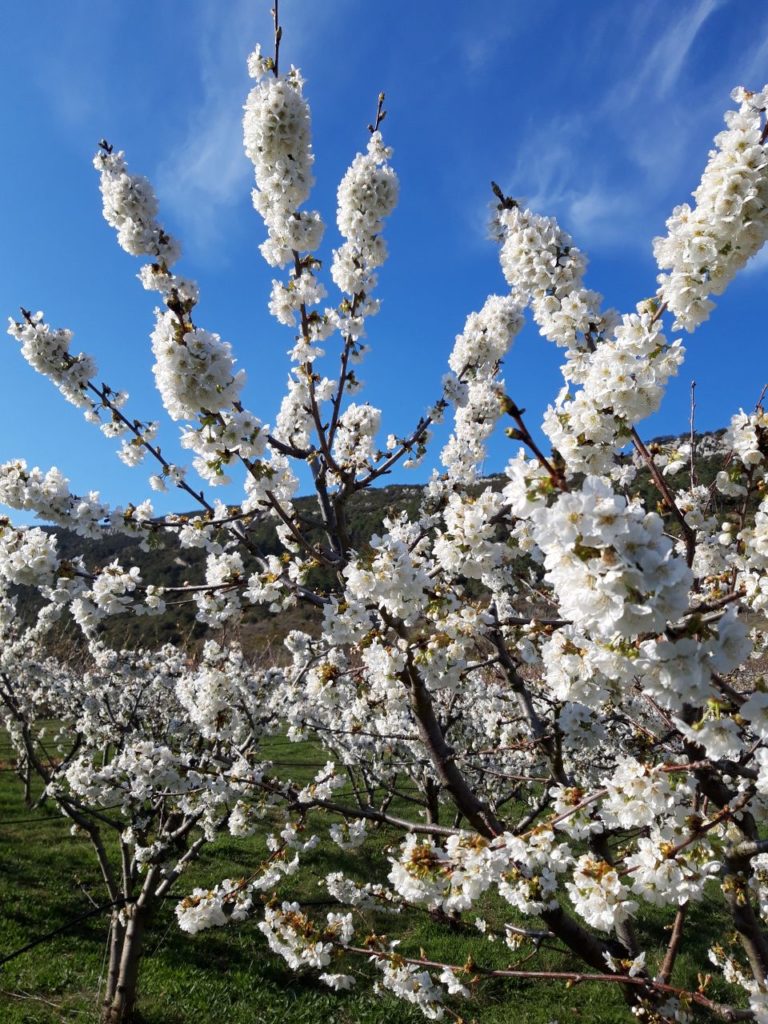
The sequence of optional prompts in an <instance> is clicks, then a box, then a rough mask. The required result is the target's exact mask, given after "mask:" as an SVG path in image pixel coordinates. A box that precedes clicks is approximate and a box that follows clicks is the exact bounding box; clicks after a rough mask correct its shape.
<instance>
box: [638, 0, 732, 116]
mask: <svg viewBox="0 0 768 1024" xmlns="http://www.w3.org/2000/svg"><path fill="white" fill-rule="evenodd" d="M722 4H723V0H698V2H697V3H695V4H694V5H693V7H692V8H687V9H686V10H684V11H683V12H682V13H681V14H680V16H679V17H678V18H677V19H676V20H674V21H672V22H671V23H670V24H669V25H668V27H667V28H666V29H665V30H664V31H662V33H661V35H660V36H659V38H658V39H657V40H656V42H655V43H654V45H653V46H652V47H651V49H650V51H649V53H648V56H647V58H646V60H645V62H644V63H643V64H642V65H641V67H640V68H639V70H637V71H636V72H635V73H634V74H633V75H632V83H631V86H630V88H629V92H628V94H627V95H625V96H624V97H623V102H625V103H631V102H633V101H634V100H635V99H636V98H637V96H638V95H639V94H640V93H641V92H645V91H649V90H650V91H651V92H652V93H653V95H654V96H655V97H656V98H657V99H663V98H664V97H666V96H668V95H669V93H670V92H671V91H672V89H673V88H674V86H675V84H676V82H677V80H678V78H679V77H680V74H681V72H682V70H683V66H684V64H685V62H686V59H687V57H688V54H689V52H690V50H691V47H692V46H693V44H694V42H695V40H696V37H697V36H698V34H699V32H700V31H701V29H702V28H703V26H704V24H705V23H706V21H707V20H708V19H709V18H710V17H711V15H712V14H714V12H715V11H716V10H717V9H718V8H719V7H721V6H722ZM667 9H668V8H667ZM657 23H658V22H657Z"/></svg>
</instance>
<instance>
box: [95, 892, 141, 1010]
mask: <svg viewBox="0 0 768 1024" xmlns="http://www.w3.org/2000/svg"><path fill="white" fill-rule="evenodd" d="M126 916H127V917H128V922H127V924H125V925H123V924H122V923H121V922H120V920H119V919H118V918H117V916H116V915H115V916H113V920H112V940H111V942H110V951H109V974H108V976H107V992H106V996H105V998H104V1003H103V1008H102V1013H101V1024H129V1022H130V1021H132V1020H133V1013H134V1009H135V1006H136V995H137V983H138V978H139V964H140V962H141V954H142V951H143V940H144V928H145V925H146V916H147V908H146V907H143V906H139V905H137V904H135V903H134V904H133V905H132V906H131V907H130V908H129V909H128V910H127V911H126Z"/></svg>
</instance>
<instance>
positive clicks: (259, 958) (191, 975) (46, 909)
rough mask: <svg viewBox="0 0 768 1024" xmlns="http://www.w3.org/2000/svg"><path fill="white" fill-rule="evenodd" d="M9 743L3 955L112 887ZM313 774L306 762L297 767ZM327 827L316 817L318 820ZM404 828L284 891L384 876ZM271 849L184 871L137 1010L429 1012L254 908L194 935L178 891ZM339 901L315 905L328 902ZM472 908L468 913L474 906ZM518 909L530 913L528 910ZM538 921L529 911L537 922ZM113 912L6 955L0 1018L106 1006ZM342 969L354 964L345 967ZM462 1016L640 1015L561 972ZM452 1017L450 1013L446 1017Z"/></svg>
mask: <svg viewBox="0 0 768 1024" xmlns="http://www.w3.org/2000/svg"><path fill="white" fill-rule="evenodd" d="M270 755H271V756H272V757H274V758H275V759H276V760H280V761H288V762H291V763H293V764H297V763H298V762H306V761H318V763H319V764H322V763H323V762H324V760H325V758H324V757H323V756H322V755H318V754H315V752H314V751H313V750H312V748H311V747H309V746H307V745H299V746H297V745H293V744H289V743H288V742H287V741H285V740H283V739H277V740H274V741H273V742H272V744H271V749H270ZM8 757H9V749H8V745H7V740H6V739H5V737H4V736H3V735H2V734H0V766H2V768H3V770H2V771H0V957H1V956H2V955H6V954H7V953H8V952H11V951H12V950H14V949H17V948H19V947H21V946H23V945H24V944H25V943H27V942H29V941H30V940H31V939H33V938H35V937H37V936H40V935H42V934H43V933H45V932H47V931H50V930H52V929H54V928H57V927H59V926H60V925H63V924H66V923H67V922H69V921H70V920H72V919H73V918H75V917H77V916H78V915H80V914H83V913H85V912H86V911H87V910H88V909H89V908H90V906H91V904H90V903H89V896H90V897H91V898H92V899H93V900H95V901H96V902H97V903H101V902H103V901H104V900H105V897H104V894H103V889H102V886H101V883H100V880H99V875H98V869H97V867H96V864H95V860H94V858H93V856H92V855H91V852H90V848H89V847H88V845H87V841H84V840H77V839H74V838H73V837H72V836H70V834H69V828H68V824H67V822H66V821H65V820H64V819H62V818H59V817H57V816H55V812H54V811H53V809H52V807H51V806H50V805H49V806H48V807H45V808H42V809H40V810H38V811H35V812H30V811H28V810H27V809H26V808H25V807H24V805H23V802H22V799H21V786H20V784H19V783H18V780H17V779H16V777H15V776H14V775H13V773H12V772H9V771H8V770H7V764H8ZM292 774H293V777H294V778H295V779H297V780H301V781H304V780H306V779H307V778H309V777H312V775H313V774H314V771H313V769H311V768H309V767H303V766H302V767H300V766H297V767H296V769H295V771H293V772H292ZM313 827H314V829H315V831H317V832H318V834H319V835H320V836H321V839H323V837H324V836H327V831H325V829H324V828H321V824H320V821H319V820H318V821H310V822H309V828H308V832H311V830H312V828H313ZM396 841H397V835H396V834H395V833H393V832H388V831H386V830H379V831H376V832H375V833H374V835H373V837H372V839H371V840H370V842H369V843H367V844H366V847H364V850H363V856H362V857H361V856H360V855H359V854H347V853H344V852H343V851H341V850H339V849H338V848H337V847H336V846H335V845H334V844H332V843H331V842H330V841H329V840H327V841H323V842H321V843H320V845H319V846H318V847H317V848H316V849H315V850H314V851H312V853H311V854H305V855H304V856H303V858H302V863H303V864H304V869H303V870H302V871H301V872H300V873H299V874H298V875H297V876H294V877H293V878H289V879H287V880H286V881H285V883H284V885H283V888H282V890H281V892H280V896H281V897H282V898H296V899H298V900H299V901H301V900H308V901H319V900H323V899H324V898H325V896H326V893H325V891H324V889H321V888H319V887H318V879H320V878H322V877H323V876H324V875H325V874H326V873H327V872H328V871H332V870H345V871H347V872H348V873H349V874H350V875H351V876H352V877H354V878H357V879H358V880H360V881H370V880H382V881H383V880H384V876H385V875H386V870H387V862H386V848H387V847H388V845H389V844H391V843H394V842H396ZM264 851H265V846H264V841H263V838H261V837H258V836H254V837H252V838H251V839H248V840H242V839H240V840H234V839H232V838H229V837H226V838H223V839H222V840H221V841H220V842H218V843H216V844H215V845H214V846H212V847H210V848H209V849H208V850H206V851H205V853H204V854H203V856H202V857H201V858H200V860H199V861H198V862H197V863H196V864H194V865H193V866H192V868H191V869H190V870H189V872H188V873H186V874H185V875H184V876H183V878H182V879H181V883H180V887H179V888H178V889H177V897H175V898H173V899H170V900H169V901H168V902H167V904H166V905H165V906H164V907H163V908H162V910H161V911H160V912H159V913H158V914H157V916H156V918H155V919H154V920H153V922H152V924H151V927H150V931H149V935H148V939H147V944H146V956H145V959H144V962H143V966H142V972H141V978H140V986H139V987H140V996H139V1010H140V1012H141V1015H142V1018H143V1019H144V1021H146V1022H147V1024H188V1022H195V1024H220V1022H226V1024H285V1022H286V1021H288V1020H290V1022H291V1024H385V1022H386V1024H411V1022H416V1021H423V1020H424V1018H423V1017H422V1015H421V1014H420V1013H419V1011H418V1010H416V1009H415V1008H413V1007H410V1006H408V1005H407V1004H404V1003H402V1002H400V1001H398V1000H396V999H394V998H392V997H389V996H386V995H383V996H376V995H374V994H373V993H372V991H371V988H370V985H369V984H366V983H365V978H366V976H367V977H371V976H372V975H371V968H370V967H369V966H368V965H367V964H366V963H364V962H363V963H359V964H355V965H354V970H355V971H356V972H358V973H360V974H361V976H363V977H361V983H360V984H359V986H358V991H355V992H352V993H344V994H333V993H330V992H329V991H328V989H326V988H325V986H323V985H322V984H320V983H319V982H317V981H316V980H315V979H313V978H312V977H310V976H306V977H297V976H296V975H295V974H294V973H293V972H291V971H290V970H289V969H288V968H287V965H286V964H284V962H283V961H282V960H281V959H280V958H278V957H276V956H274V955H272V954H271V953H270V952H269V950H268V949H267V946H266V943H265V942H264V940H263V938H262V936H261V933H260V932H259V931H258V930H257V928H256V925H255V922H249V923H247V924H245V925H240V926H233V927H228V928H224V929H215V930H213V931H207V932H203V933H199V934H198V935H196V936H186V935H184V934H183V933H181V932H180V931H179V929H178V928H177V927H176V924H175V915H174V913H173V907H174V906H175V902H176V898H180V897H181V896H183V895H184V893H185V892H187V891H189V890H190V889H191V888H193V887H194V886H195V885H208V884H213V883H215V882H217V881H219V880H221V879H222V878H224V877H240V876H242V875H246V874H248V873H249V872H250V871H252V870H254V869H255V868H256V867H257V866H258V864H259V863H260V862H261V860H262V857H263V854H264ZM329 909H332V908H331V907H330V906H317V907H316V912H317V914H318V915H324V914H325V913H326V912H327V910H329ZM720 912H721V904H720V900H719V893H718V892H717V889H716V888H713V895H712V900H711V901H709V902H706V903H704V904H702V905H700V906H698V907H696V908H695V911H694V912H693V914H692V920H691V923H690V925H689V928H688V930H687V938H686V944H685V945H684V948H683V951H682V953H681V955H680V958H679V960H678V964H677V967H676V971H675V976H674V979H673V980H674V982H675V983H677V984H680V985H684V986H691V987H693V988H695V987H696V984H697V967H698V969H701V968H702V967H703V966H704V965H705V964H706V948H707V946H708V945H709V944H711V942H712V941H714V939H715V938H718V939H722V937H723V936H722V932H723V925H722V920H723V919H722V917H721V916H720ZM482 913H483V915H484V916H485V917H486V918H487V919H488V920H489V922H490V923H495V924H497V925H501V924H502V922H503V921H505V920H507V921H510V920H513V919H515V918H514V915H513V914H512V913H511V912H510V908H509V907H508V905H507V904H506V903H504V902H503V901H501V900H500V899H498V898H496V899H495V900H493V899H491V900H489V901H488V902H487V903H486V904H485V905H484V907H483V908H482ZM474 916H475V914H474V913H473V914H471V915H470V920H473V919H474ZM517 920H520V919H519V918H518V919H517ZM670 921H671V913H662V912H660V911H651V912H649V913H645V914H644V917H643V919H642V921H641V922H640V923H639V928H638V930H639V932H640V935H641V939H642V942H643V945H644V948H647V949H649V951H650V953H651V954H652V955H655V956H656V957H658V956H659V955H660V953H661V951H662V950H663V947H664V944H665V942H666V937H667V935H668V933H667V932H665V930H664V926H665V924H667V923H669V922H670ZM528 923H529V925H530V921H529V922H528ZM374 927H375V929H376V931H377V933H381V932H383V931H387V932H388V934H390V936H391V937H393V938H394V937H398V938H402V940H403V941H402V944H401V946H400V947H399V950H400V952H403V953H404V954H405V955H408V954H413V955H418V952H419V949H420V947H424V949H425V950H426V951H427V952H428V954H429V956H430V958H432V959H436V960H441V959H444V960H446V961H448V962H453V963H456V964H461V963H464V962H465V961H466V958H467V955H468V953H471V954H472V956H473V957H474V959H475V961H476V962H477V963H478V964H482V965H484V966H489V967H507V966H511V965H512V963H513V961H515V960H519V959H521V958H522V957H523V956H524V955H525V951H521V952H519V953H512V952H511V951H510V950H509V949H507V948H506V947H505V946H503V945H501V944H494V945H491V944H489V943H487V942H486V941H485V940H484V939H483V938H482V937H480V936H479V935H470V936H469V937H467V936H465V935H463V934H457V933H452V932H447V931H446V930H445V929H444V928H443V927H440V926H438V925H437V924H435V923H434V922H433V921H432V920H431V919H430V918H429V917H428V916H427V915H422V914H417V913H413V914H411V915H410V916H405V915H400V916H398V917H396V918H392V917H387V916H384V915H380V916H378V917H377V919H376V920H375V921H374ZM106 938H107V920H106V916H105V915H101V914H100V915H97V916H95V917H93V918H90V919H89V920H87V921H83V922H81V923H80V924H78V925H76V926H75V927H73V928H71V929H69V930H67V931H66V932H64V933H63V934H61V935H59V936H57V937H55V938H53V939H51V940H49V941H47V942H45V943H43V944H41V945H39V946H37V947H36V948H34V949H33V950H31V951H29V952H28V953H25V954H23V955H22V956H20V957H18V958H16V959H14V960H12V961H10V962H9V963H8V964H6V965H5V966H4V967H2V968H0V1020H1V1021H3V1022H4V1024H54V1022H59V1021H77V1020H79V1021H91V1020H95V1019H96V1017H97V1006H98V992H99V986H100V982H101V980H102V972H103V967H104V953H105V943H106ZM527 966H528V967H529V968H535V969H551V970H574V969H576V970H579V969H580V968H581V965H580V964H578V963H575V962H574V960H573V958H572V957H570V956H568V955H567V954H565V953H563V952H561V951H557V950H554V949H553V950H542V951H541V953H540V955H539V956H538V957H537V958H536V959H534V960H531V961H530V962H529V963H528V964H527ZM342 969H345V968H342ZM708 995H710V996H712V997H715V998H719V999H724V1000H733V999H734V992H733V991H732V990H729V988H728V986H726V985H725V984H724V983H722V982H720V983H717V982H715V983H713V985H712V988H711V989H710V990H708ZM457 1008H458V1009H459V1010H460V1011H461V1012H462V1013H463V1014H464V1016H465V1018H466V1020H468V1021H469V1020H473V1019H474V1020H477V1021H478V1022H481V1024H502V1022H504V1024H506V1022H509V1021H515V1022H520V1024H549V1022H552V1021H559V1022H560V1024H563V1022H564V1021H565V1020H576V1021H579V1020H582V1021H584V1022H587V1021H588V1022H590V1024H620V1022H621V1024H624V1022H628V1021H632V1020H635V1019H636V1018H634V1017H632V1016H631V1014H630V1013H629V1012H628V1010H627V1008H626V1006H625V1004H624V1002H623V1000H622V998H621V996H620V993H619V992H618V990H617V989H616V988H614V987H609V986H600V985H596V984H581V985H578V986H576V987H574V988H572V989H570V990H566V988H565V986H564V985H563V984H562V983H559V982H557V983H553V982H548V983H541V982H531V981H527V980H522V981H508V982H504V983H502V982H484V983H482V984H481V985H480V986H478V990H477V993H476V996H475V998H473V1000H472V1001H471V1002H470V1003H464V1004H463V1005H461V1006H459V1007H457ZM446 1019H448V1018H446Z"/></svg>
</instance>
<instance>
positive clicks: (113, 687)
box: [0, 600, 268, 1022]
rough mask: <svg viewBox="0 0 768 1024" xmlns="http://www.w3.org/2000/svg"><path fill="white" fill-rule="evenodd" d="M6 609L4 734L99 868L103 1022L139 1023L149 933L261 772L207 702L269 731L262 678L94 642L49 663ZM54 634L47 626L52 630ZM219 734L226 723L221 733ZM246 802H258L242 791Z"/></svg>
mask: <svg viewBox="0 0 768 1024" xmlns="http://www.w3.org/2000/svg"><path fill="white" fill-rule="evenodd" d="M15 611H16V609H15V602H14V601H13V600H4V601H3V602H2V604H0V622H1V623H2V630H1V631H0V636H1V637H2V651H1V652H0V722H2V724H3V725H4V727H5V728H6V729H7V731H8V734H9V736H10V738H11V741H12V743H13V746H14V747H15V749H16V751H17V752H18V754H19V756H20V758H21V759H23V763H24V764H25V766H26V769H27V772H28V773H29V774H30V775H32V776H34V777H35V778H36V779H37V781H38V783H39V784H41V785H42V787H43V789H42V798H41V799H43V800H46V801H50V802H52V803H54V804H55V805H56V806H57V807H58V808H59V810H60V811H61V813H62V814H63V815H64V816H65V817H67V818H68V819H69V820H70V821H71V822H72V833H73V835H74V836H79V837H82V838H83V839H87V840H88V841H89V843H90V845H91V848H92V850H93V852H94V855H95V857H96V860H97V862H98V867H99V871H100V874H101V877H102V880H103V883H104V895H105V897H106V900H105V902H104V906H103V907H101V908H99V907H97V910H98V909H103V910H104V911H105V912H106V915H107V917H108V919H109V921H110V933H109V961H108V968H107V973H106V987H105V991H104V997H103V1003H102V1006H103V1012H102V1018H103V1020H104V1021H106V1022H109V1021H122V1020H128V1019H130V1018H131V1014H132V1012H133V1009H134V1004H135V1000H136V994H137V984H138V976H139V965H140V962H141V955H142V950H143V946H144V938H145V933H146V931H147V928H148V926H150V925H151V921H152V918H153V916H154V915H155V914H156V912H157V909H158V907H159V906H160V905H161V903H162V901H163V900H164V899H166V898H168V896H169V894H170V893H171V890H172V888H173V886H174V884H175V883H176V881H177V880H178V878H179V877H180V875H181V873H182V871H183V870H184V869H185V867H186V866H187V865H188V864H189V863H191V862H192V861H193V860H194V859H195V857H196V856H197V855H198V853H199V852H200V850H201V849H202V847H203V846H204V845H205V844H206V843H208V842H210V841H212V840H213V839H214V838H215V837H216V834H217V832H218V831H219V830H220V829H221V828H223V827H224V826H225V825H227V824H229V825H230V828H231V830H232V831H236V821H237V818H238V816H239V815H241V813H242V812H241V810H240V807H241V806H242V802H241V796H242V786H240V785H238V782H237V778H238V772H239V771H240V770H241V769H242V768H243V767H246V768H247V777H248V778H250V777H251V776H252V774H253V769H252V767H251V766H244V765H243V764H241V763H239V762H238V761H237V760H230V761H228V762H227V767H226V774H223V773H222V762H221V759H220V758H219V757H218V754H217V746H218V741H217V739H216V737H214V736H212V735H210V734H208V735H207V736H205V735H203V732H202V731H201V730H200V728H199V726H198V722H197V694H198V693H199V692H200V691H201V690H202V689H206V690H207V692H208V693H209V694H211V693H212V692H213V690H214V689H218V692H219V697H220V700H221V699H223V698H224V694H226V699H227V703H228V704H229V703H231V704H232V705H236V706H237V707H238V709H239V723H240V733H237V732H236V731H234V730H233V729H232V728H229V729H228V731H227V735H228V737H229V739H230V740H231V741H232V742H233V743H236V741H237V740H238V739H240V740H242V735H241V733H242V728H243V727H244V723H245V722H246V721H247V722H249V723H250V724H249V725H248V726H247V729H248V732H249V733H253V732H254V731H256V732H260V731H261V729H262V728H264V727H267V725H268V723H267V722H266V721H265V719H264V714H263V708H262V705H263V701H262V700H261V697H260V695H259V692H258V687H259V681H260V678H261V677H259V676H256V675H254V674H253V673H252V672H251V671H250V669H248V668H247V666H246V665H245V663H244V661H243V659H242V657H241V656H239V654H238V652H237V651H235V650H234V649H233V650H230V651H229V652H225V651H223V650H222V649H221V648H220V647H219V646H218V645H217V644H215V643H209V644H208V645H206V648H205V651H204V653H203V657H202V658H201V659H200V661H199V663H198V664H196V665H194V666H192V665H188V664H187V659H186V657H185V655H184V653H183V652H181V651H178V650H175V649H173V648H171V647H165V648H162V649H161V650H159V651H152V652H147V651H112V650H109V649H108V648H106V647H105V646H104V645H103V644H100V643H98V642H97V641H95V640H91V642H90V644H89V646H88V650H87V651H86V652H81V654H80V655H79V658H78V662H79V663H67V662H64V661H62V659H61V658H55V657H53V656H52V655H51V654H50V653H48V651H47V650H46V643H45V636H44V634H43V630H42V629H41V625H38V626H37V627H36V628H34V629H27V630H20V629H19V628H18V626H17V625H16V624H15V619H16V616H15ZM42 625H43V626H44V625H45V617H43V623H42ZM222 729H223V722H221V723H220V731H221V730H222ZM246 792H249V789H248V787H246Z"/></svg>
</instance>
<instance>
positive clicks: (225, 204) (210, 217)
mask: <svg viewBox="0 0 768 1024" xmlns="http://www.w3.org/2000/svg"><path fill="white" fill-rule="evenodd" d="M345 2H346V0H337V2H336V4H335V14H336V15H338V13H339V10H340V8H342V7H343V6H344V4H345ZM330 6H331V5H329V8H330ZM280 12H281V23H282V25H283V28H284V31H285V37H286V39H287V40H288V41H289V42H290V61H289V62H290V63H295V64H300V63H301V64H303V63H304V61H305V59H306V58H308V57H309V55H310V54H311V53H312V52H313V51H314V50H315V49H316V48H317V47H322V42H323V38H322V37H323V28H324V25H325V24H326V23H327V21H328V19H329V18H330V16H331V13H332V12H331V11H330V9H321V10H319V11H317V12H313V18H312V22H311V25H312V31H311V35H310V33H309V32H308V30H307V28H306V19H305V18H303V17H302V13H304V12H302V8H301V3H300V2H299V0H287V2H283V3H281V5H280ZM192 29H193V32H194V35H195V38H196V39H197V40H199V43H198V50H199V53H198V68H199V83H200V99H199V101H198V102H197V103H196V104H194V106H193V107H192V109H191V110H190V113H189V118H188V122H187V125H186V127H185V129H184V131H183V132H182V134H181V136H180V138H179V139H178V141H177V143H176V145H175V146H174V150H173V153H172V155H171V156H170V157H169V158H168V159H167V160H166V161H165V162H164V163H163V164H162V165H161V166H160V168H159V169H158V173H157V183H158V190H159V192H160V194H161V196H162V200H163V204H164V205H167V206H170V207H171V208H172V209H173V211H174V213H175V214H176V216H177V217H178V219H179V220H180V222H181V223H182V227H183V231H184V236H185V240H186V241H187V242H188V243H189V244H191V245H192V246H193V247H194V248H195V250H197V251H198V252H199V253H200V254H205V253H209V254H210V253H214V252H220V251H221V247H220V246H218V245H217V244H216V243H217V242H218V241H219V240H220V239H221V238H222V236H223V235H224V234H225V229H226V225H227V222H228V218H230V217H231V216H232V212H233V210H234V208H235V206H236V205H237V204H239V203H240V202H241V200H242V199H243V197H244V196H247V195H248V192H249V183H250V181H251V177H252V174H253V168H252V167H251V165H250V163H248V161H247V159H246V157H245V154H244V152H243V136H242V116H243V103H244V101H245V98H246V96H247V93H248V90H249V89H250V88H251V86H252V82H251V81H250V79H249V78H248V76H247V73H246V59H247V56H248V54H249V53H250V52H251V50H252V49H253V47H254V45H255V44H256V42H257V41H261V42H262V43H263V44H267V43H268V42H270V41H271V21H270V18H269V4H268V3H266V2H258V3H257V2H255V0H229V3H228V4H227V5H226V6H224V5H219V4H204V5H202V6H201V7H200V8H198V13H197V17H196V19H195V23H194V24H193V26H192ZM265 48H266V47H265ZM254 216H255V215H254ZM209 258H210V257H209Z"/></svg>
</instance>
